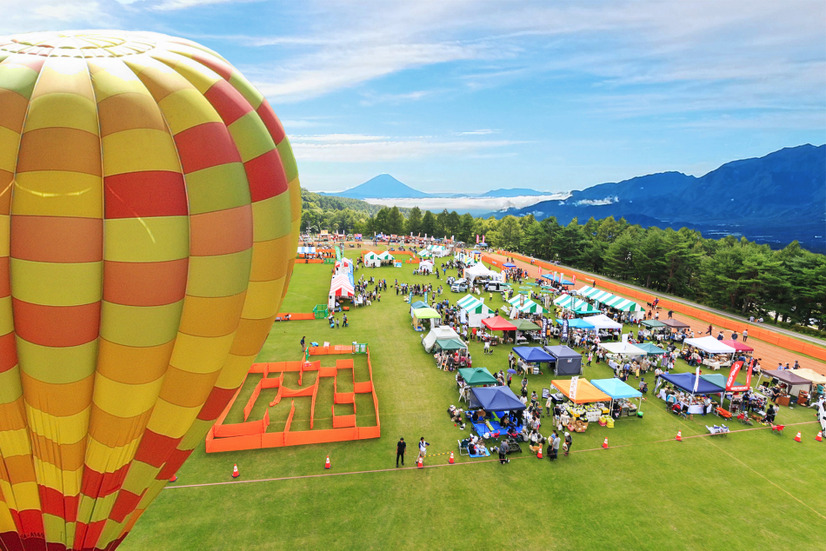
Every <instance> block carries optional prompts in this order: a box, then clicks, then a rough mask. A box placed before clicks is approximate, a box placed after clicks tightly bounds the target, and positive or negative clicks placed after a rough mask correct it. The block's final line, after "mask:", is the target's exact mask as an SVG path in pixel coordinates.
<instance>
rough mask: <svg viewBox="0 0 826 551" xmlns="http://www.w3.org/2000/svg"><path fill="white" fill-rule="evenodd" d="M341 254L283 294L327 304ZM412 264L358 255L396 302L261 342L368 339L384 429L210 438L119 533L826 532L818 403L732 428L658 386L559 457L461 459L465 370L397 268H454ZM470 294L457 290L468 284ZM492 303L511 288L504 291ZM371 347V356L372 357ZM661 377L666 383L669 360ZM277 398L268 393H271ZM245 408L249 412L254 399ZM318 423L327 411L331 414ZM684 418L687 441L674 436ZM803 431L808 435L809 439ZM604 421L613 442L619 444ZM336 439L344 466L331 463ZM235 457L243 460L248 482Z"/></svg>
mask: <svg viewBox="0 0 826 551" xmlns="http://www.w3.org/2000/svg"><path fill="white" fill-rule="evenodd" d="M350 254H351V256H352V253H350ZM330 269H331V266H330V265H313V264H309V265H303V264H299V265H296V269H295V273H294V275H293V278H292V283H291V286H290V289H289V293H288V295H287V297H286V299H285V303H284V306H283V307H282V308H281V311H284V312H287V311H294V312H295V311H310V310H311V309H312V307H313V306H314V305H315V304H319V303H324V302H325V298H326V292H327V288H328V285H329V278H330ZM412 269H413V268H412V267H409V265H405V267H404V268H377V269H363V270H359V271H358V272H357V273H356V277H357V278H358V277H359V276H360V275H362V274H364V275H365V276H367V277H369V276H370V275H373V276H375V277H377V278H385V279H387V281H388V284H389V285H390V288H389V289H388V291H387V292H385V293H382V300H381V302H374V303H373V305H372V306H370V307H366V308H360V309H357V310H353V311H351V313H350V315H349V316H348V317H349V318H350V321H351V327H349V328H339V329H330V328H329V327H328V325H327V323H326V322H325V321H324V320H317V321H292V322H286V323H285V322H282V323H276V324H274V326H273V329H272V332H271V333H270V337H269V339H268V340H267V342H266V344H265V346H264V348H263V349H262V352H261V354H260V355H259V360H261V361H279V360H295V359H298V358H299V357H300V346H299V340H300V339H301V337H302V336H303V335H306V337H307V340H308V341H317V342H323V341H329V342H330V343H332V344H347V343H350V342H352V341H358V342H367V343H369V345H370V349H371V356H372V363H373V373H374V382H375V385H376V388H377V393H378V397H379V406H380V418H381V426H382V436H381V438H379V439H374V440H363V441H359V442H343V443H336V444H323V445H312V446H299V447H289V448H279V449H271V450H256V451H245V452H231V453H216V454H206V453H205V452H204V447H203V445H201V446H200V447H199V448H197V449H196V450H195V452H194V453H193V454H192V456H191V457H190V459H189V460H188V461H187V462H186V464H185V465H184V466H183V467H182V468H181V470H180V472H179V473H178V481H177V482H175V483H174V484H170V485H169V486H168V487H167V489H165V490H164V491H163V492H161V495H160V496H159V497H158V499H157V500H156V501H155V502H154V503H153V504H152V505H151V506H150V507H149V509H148V510H147V512H146V513H145V514H144V515H143V517H142V518H141V519H140V521H139V522H138V523H137V525H136V526H135V528H134V530H133V531H132V533H131V534H130V535H129V536H128V537H127V538H126V540H125V541H124V543H123V545H122V546H121V549H123V550H126V551H135V550H171V549H174V550H188V549H192V550H204V549H219V550H223V549H227V550H270V549H323V548H335V549H386V548H390V547H395V548H405V549H406V548H413V547H414V546H415V547H418V548H428V549H489V548H493V547H506V548H516V549H630V548H633V549H696V548H709V547H712V548H722V549H770V548H785V547H789V548H794V549H823V548H824V542H823V536H822V528H823V526H824V525H826V516H824V515H825V514H826V492H824V491H823V490H824V486H823V485H824V480H825V479H826V478H824V475H823V465H824V453H826V443H818V442H816V441H815V439H814V436H815V434H816V432H817V430H818V429H817V425H816V424H815V421H814V415H813V413H812V410H809V409H804V408H794V409H789V408H782V409H781V412H780V414H779V415H778V421H779V422H781V423H785V424H787V425H790V426H788V427H787V429H786V431H785V434H783V435H777V434H774V433H772V432H771V431H769V430H768V429H765V428H759V429H756V430H749V428H748V427H744V426H743V425H740V424H739V423H737V422H736V421H735V422H730V423H729V426H730V427H731V428H732V430H733V431H734V432H733V433H732V434H730V435H728V436H726V437H708V436H705V435H706V434H707V431H706V429H705V427H704V424H706V423H707V424H713V423H714V422H719V420H718V419H717V418H716V417H711V418H703V417H700V416H695V418H694V419H693V420H683V419H679V418H677V417H675V416H673V415H671V414H668V413H666V412H665V407H664V405H663V404H662V402H661V401H660V400H657V399H656V398H649V399H648V400H647V401H646V402H644V403H643V411H644V412H645V416H644V418H642V419H637V418H622V419H620V420H619V421H618V422H617V423H616V428H614V429H608V428H605V427H599V426H597V425H596V424H592V425H591V427H589V428H588V431H587V432H586V433H584V434H577V435H574V447H573V453H571V455H570V456H569V457H560V458H559V460H557V461H556V462H554V463H551V462H549V461H548V460H542V461H540V460H538V459H536V458H535V457H533V456H532V455H530V453H529V452H528V453H523V454H521V455H519V454H517V455H513V456H511V457H512V461H511V463H510V464H508V465H505V466H502V465H500V464H499V463H498V461H496V459H495V456H494V457H491V458H489V459H488V460H479V459H474V460H468V459H467V458H466V457H460V456H459V455H458V453H456V464H455V465H448V464H447V463H448V457H447V452H450V451H454V452H457V445H456V441H457V439H459V438H462V437H464V436H465V435H466V434H467V433H468V432H467V430H465V431H460V430H459V429H458V428H456V427H454V426H453V424H452V423H451V422H450V421H449V419H448V416H447V414H446V409H447V407H448V406H449V405H450V404H456V405H459V403H458V396H457V392H456V385H455V382H454V379H453V374H451V373H445V372H442V371H439V370H438V369H436V368H435V366H434V362H433V360H432V358H431V357H430V356H429V355H427V354H426V353H425V352H424V350H423V348H422V346H421V343H420V340H421V335H422V333H417V332H415V331H413V329H412V328H411V323H410V316H409V314H408V306H407V304H405V303H404V302H403V300H402V297H400V296H396V295H395V294H394V293H393V289H392V284H393V281H394V280H395V279H396V278H398V280H399V281H400V282H402V281H404V282H408V283H416V282H426V281H433V282H434V283H437V286H438V283H441V284H443V285H444V279H442V280H440V281H439V282H436V280H435V277H432V276H428V277H425V276H414V275H412ZM463 295H464V293H462V294H454V293H451V292H450V291H447V296H448V297H450V298H451V299H452V300H454V301H455V300H456V299H458V298H460V297H461V296H463ZM493 304H494V305H495V306H499V305H501V304H502V300H501V298H499V297H494V300H493ZM470 347H471V353H472V354H473V358H474V366H475V367H481V366H485V367H488V368H489V369H490V370H491V371H494V370H496V371H498V370H500V369H506V368H507V353H508V347H505V346H500V347H497V348H496V349H495V351H494V353H493V355H491V356H485V355H483V354H482V350H481V345H480V344H478V343H471V345H470ZM331 358H334V357H331ZM356 358H358V357H356ZM324 361H332V360H331V359H329V358H328V359H325V360H324ZM361 361H363V360H361ZM358 362H359V360H357V364H356V370H357V372H358V371H359V370H360V369H363V368H362V367H360V366H359V363H358ZM687 370H688V367H687V366H686V365H685V364H682V365H680V366H679V368H678V371H687ZM584 376H585V377H587V378H588V379H592V378H605V377H610V376H611V373H610V371H609V369H608V368H607V367H606V366H605V365H604V364H600V365H593V366H591V367H586V368H585V373H584ZM358 377H359V375H358V374H357V378H358ZM648 379H649V383H650V386H651V387H652V388H653V384H651V383H652V382H653V375H651V374H649V375H648ZM312 380H313V379H312V378H307V379H305V383H307V382H311V381H312ZM550 380H551V375H550V374H547V373H545V374H543V375H538V376H531V377H530V385H529V390H534V389H536V390H537V391H539V390H540V389H541V388H543V387H548V386H549V384H550ZM635 383H636V382H635V381H633V380H632V382H631V384H635ZM252 384H254V382H251V381H248V382H247V385H245V388H244V391H242V393H241V399H243V400H245V399H246V398H245V397H246V396H249V392H250V391H251V385H252ZM517 387H518V383H516V382H515V385H514V388H517ZM271 399H272V395H266V393H262V398H261V399H260V400H259V401H260V402H261V404H262V405H261V406H260V407H261V408H263V407H266V404H265V403H264V401H267V402H268V401H269V400H271ZM301 400H303V402H302V401H301ZM301 400H298V401H297V402H296V407H297V411H296V419H299V418H301V419H302V422H301V423H298V425H301V427H302V428H308V427H309V422H308V421H309V420H308V417H309V400H308V399H301ZM256 407H259V406H256ZM324 407H325V408H326V412H327V413H326V414H324V415H319V414H318V412H317V417H329V405H325V406H324ZM286 408H287V409H288V408H289V405H287V406H286ZM321 409H323V408H321ZM362 409H366V406H365V408H362ZM280 411H281V413H276V411H274V410H271V411H270V415H271V416H272V418H273V425H275V426H282V427H283V419H284V418H286V414H287V413H286V409H284V408H283V407H282V409H281V410H280ZM360 411H361V409H360ZM262 413H263V410H261V411H260V412H258V413H254V415H256V414H257V415H258V416H259V417H260V415H261V414H262ZM232 417H234V418H235V419H234V420H236V421H237V420H240V413H239V412H235V411H233V415H232ZM370 422H371V423H372V422H373V420H372V419H370ZM549 424H550V423H546V424H545V425H544V426H543V431H542V432H543V434H548V433H549V432H550V427H549ZM316 426H317V427H319V428H328V427H329V425H327V424H325V423H324V422H323V421H318V422H317V425H316ZM741 428H742V429H747V430H740V429H741ZM279 430H280V429H279ZM678 430H681V431H682V435H683V439H684V441H683V442H676V441H675V440H674V436H675V435H676V433H677V431H678ZM798 430H799V431H801V432H802V433H803V442H802V443H796V442H794V441H793V438H794V435H795V433H796V432H797V431H798ZM400 436H404V438H405V440H406V441H408V456H407V466H408V467H407V468H405V469H395V468H394V460H395V444H396V441H397V440H398V439H399V437H400ZM420 436H424V437H425V438H426V439H427V440H428V441H429V442H431V444H432V445H431V446H430V450H429V455H430V457H429V458H428V460H427V462H426V464H427V465H428V466H429V468H425V469H416V468H414V467H413V463H414V459H415V456H416V453H415V442H416V441H418V439H419V437H420ZM606 437H607V438H608V439H609V443H610V445H611V448H610V449H608V450H603V449H601V447H600V444H601V443H602V440H603V438H606ZM523 449H525V450H526V452H527V446H523ZM328 454H329V456H330V458H331V461H332V466H333V468H332V470H331V471H325V470H324V469H323V464H324V459H325V457H326V456H327V455H328ZM439 454H441V455H439ZM234 463H237V464H238V467H239V469H240V472H241V477H240V479H239V481H236V482H233V481H232V479H231V477H230V473H231V471H232V466H233V464H234ZM430 467H432V468H430Z"/></svg>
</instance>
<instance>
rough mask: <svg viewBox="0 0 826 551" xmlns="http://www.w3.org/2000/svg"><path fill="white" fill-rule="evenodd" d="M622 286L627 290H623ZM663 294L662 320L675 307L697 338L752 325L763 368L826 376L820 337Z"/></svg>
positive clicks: (535, 270)
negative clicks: (794, 367) (809, 371)
mask: <svg viewBox="0 0 826 551" xmlns="http://www.w3.org/2000/svg"><path fill="white" fill-rule="evenodd" d="M485 256H486V257H491V258H492V259H493V260H494V261H495V262H496V263H497V265H499V266H501V264H502V263H503V262H505V261H506V260H507V259H508V258H510V259H512V261H513V263H514V264H516V265H517V266H518V267H520V268H523V269H525V270H527V271H528V275H529V276H530V277H534V278H535V277H539V276H540V275H541V274H543V273H544V274H547V273H549V271H548V270H549V269H548V268H547V267H543V268H540V267H539V266H538V265H537V264H535V263H531V262H529V261H526V260H523V259H524V258H525V257H522V256H521V255H517V254H512V253H494V252H489V253H486V254H485ZM537 262H539V261H537ZM542 264H543V265H546V266H547V263H544V262H543V263H542ZM551 269H556V270H557V271H562V272H565V273H566V274H577V278H578V279H579V281H578V282H577V285H575V286H574V287H575V288H576V287H580V286H581V285H592V284H593V282H594V281H596V283H597V287H598V288H603V289H605V288H606V286H607V287H610V288H608V289H607V290H608V291H609V292H611V293H615V294H617V295H620V296H624V297H625V298H628V299H630V300H634V301H637V302H639V301H640V299H639V297H638V296H634V295H639V291H638V290H632V289H631V288H630V287H627V286H623V284H621V283H619V282H616V281H613V280H609V279H606V278H603V277H602V276H593V275H591V274H584V273H583V272H579V271H578V270H572V269H570V268H568V267H565V266H553V267H552V268H551ZM622 288H624V289H626V291H627V292H625V293H623V292H622ZM654 296H656V295H654V294H653V293H652V294H651V297H650V298H649V299H648V300H647V301H646V302H650V301H651V300H653V298H654ZM660 297H661V298H660V317H661V319H664V318H665V317H666V314H665V313H664V311H666V310H668V309H671V310H673V311H674V319H677V320H679V321H682V322H684V323H687V324H689V325H690V326H691V329H693V330H694V336H695V337H700V336H703V334H704V333H705V332H706V331H707V330H708V325H709V323H711V324H712V326H713V331H712V335H713V336H715V337H716V336H717V333H718V332H719V331H720V330H721V329H723V330H724V332H725V337H726V338H727V339H729V338H731V332H732V331H733V330H736V331H737V332H738V334H742V332H743V329H744V328H748V330H749V337H748V341H747V343H746V344H748V345H749V346H751V347H752V348H754V357H755V358H760V366H761V367H762V368H763V369H776V368H777V365H778V363H783V364H784V365H785V364H786V363H788V364H789V365H790V366H792V365H794V362H795V360H797V361H798V362H800V367H808V368H809V369H812V370H814V371H817V372H818V373H820V374H821V375H826V361H822V360H820V359H817V357H818V356H819V357H821V358H824V357H826V343H824V342H823V341H821V340H819V339H815V338H811V337H807V336H805V335H797V334H794V336H795V338H792V337H790V335H792V333H791V332H786V331H782V330H777V329H775V328H774V327H771V326H767V325H764V324H758V323H750V322H748V321H744V320H737V319H735V318H733V317H731V318H729V317H724V316H725V315H724V314H722V313H719V312H717V311H714V310H712V309H709V308H706V307H704V306H701V305H699V304H694V303H690V302H688V301H684V300H682V299H670V298H668V299H667V298H663V297H662V295H660ZM687 311H690V312H691V314H692V315H689V314H687V313H686V312H687ZM721 321H724V322H725V323H721ZM756 333H758V334H760V335H761V336H762V337H763V340H761V339H758V338H755V336H754V335H755V334H756ZM797 339H801V340H797ZM767 340H773V341H774V342H776V343H778V344H772V343H770V342H766V341H767ZM801 349H804V350H807V351H810V352H811V354H804V353H802V352H801ZM724 374H725V375H727V374H728V373H724Z"/></svg>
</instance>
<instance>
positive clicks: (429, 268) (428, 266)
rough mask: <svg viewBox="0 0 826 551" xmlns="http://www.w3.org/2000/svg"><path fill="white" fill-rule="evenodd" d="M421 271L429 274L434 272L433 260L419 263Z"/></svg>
mask: <svg viewBox="0 0 826 551" xmlns="http://www.w3.org/2000/svg"><path fill="white" fill-rule="evenodd" d="M419 271H421V272H427V273H429V274H432V273H433V261H432V260H422V261H421V262H420V263H419Z"/></svg>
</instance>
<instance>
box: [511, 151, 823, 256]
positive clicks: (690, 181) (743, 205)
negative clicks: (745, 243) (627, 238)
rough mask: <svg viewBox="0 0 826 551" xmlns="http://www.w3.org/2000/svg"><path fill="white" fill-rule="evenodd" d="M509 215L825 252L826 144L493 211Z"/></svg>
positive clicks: (595, 187) (636, 179)
mask: <svg viewBox="0 0 826 551" xmlns="http://www.w3.org/2000/svg"><path fill="white" fill-rule="evenodd" d="M509 214H513V215H515V216H524V215H527V214H533V215H534V216H535V217H536V218H537V219H543V218H547V217H549V216H555V217H556V218H557V220H558V222H559V223H560V224H568V223H569V222H570V221H571V219H572V218H574V217H576V218H577V219H578V220H579V222H580V223H584V222H585V221H587V220H588V219H589V218H590V217H592V216H593V217H594V218H595V219H601V218H606V217H608V216H613V217H614V218H620V217H623V218H625V219H626V220H628V221H629V222H631V223H632V224H640V225H641V226H645V227H648V226H657V227H662V228H665V227H673V228H680V227H683V226H685V227H689V228H694V229H697V230H699V231H701V232H702V233H703V236H704V237H712V238H716V237H722V236H724V235H737V236H740V235H742V236H745V237H747V238H748V239H749V240H752V241H756V242H758V243H768V244H769V245H771V246H773V247H775V248H777V247H783V246H785V245H786V244H788V243H789V242H791V241H793V240H795V239H796V240H798V241H799V242H800V243H801V245H802V246H803V247H805V248H807V249H809V250H811V251H816V252H826V145H821V146H819V147H815V146H812V145H801V146H798V147H790V148H785V149H781V150H780V151H776V152H774V153H770V154H768V155H766V156H765V157H760V158H754V159H745V160H741V161H733V162H730V163H727V164H724V165H723V166H721V167H720V168H718V169H716V170H713V171H711V172H709V173H708V174H706V175H705V176H701V177H700V178H695V177H694V176H688V175H686V174H682V173H680V172H665V173H661V174H650V175H648V176H640V177H637V178H632V179H630V180H625V181H622V182H618V183H609V184H600V185H596V186H592V187H589V188H587V189H584V190H582V191H574V192H573V193H572V194H571V196H570V197H568V198H566V199H564V200H556V201H543V202H541V203H537V204H535V205H531V206H528V207H524V208H521V209H508V210H506V211H503V212H499V213H495V215H496V216H497V217H504V216H507V215H509Z"/></svg>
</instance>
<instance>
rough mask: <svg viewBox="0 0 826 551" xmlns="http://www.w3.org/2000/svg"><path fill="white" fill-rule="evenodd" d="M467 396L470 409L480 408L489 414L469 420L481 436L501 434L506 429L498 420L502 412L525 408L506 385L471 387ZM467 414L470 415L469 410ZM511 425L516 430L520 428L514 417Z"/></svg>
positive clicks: (494, 436) (518, 430)
mask: <svg viewBox="0 0 826 551" xmlns="http://www.w3.org/2000/svg"><path fill="white" fill-rule="evenodd" d="M469 398H470V399H469V400H468V404H469V405H468V407H469V408H470V409H479V408H481V409H483V410H485V411H486V412H488V413H490V414H491V418H489V419H485V420H480V421H471V422H472V424H473V428H474V430H476V433H477V434H478V435H479V436H481V437H482V438H490V437H491V436H492V437H493V438H498V437H499V436H503V435H504V434H505V433H506V432H507V430H506V429H505V428H504V427H503V426H502V425H500V424H499V421H501V416H502V415H503V414H504V412H506V411H522V410H524V409H525V405H524V404H523V403H522V402H521V401H520V400H519V398H517V397H516V394H514V393H513V391H512V390H511V389H510V388H508V387H506V386H487V387H473V388H471V389H470V396H469ZM468 416H471V413H470V412H468ZM517 417H518V416H517ZM471 419H472V416H471ZM511 426H512V427H513V430H515V431H516V432H520V431H521V430H522V427H521V425H520V424H519V423H518V420H517V419H514V423H512V425H511Z"/></svg>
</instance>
